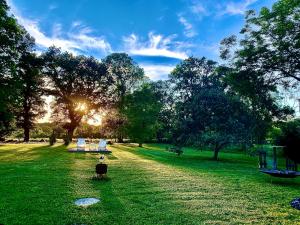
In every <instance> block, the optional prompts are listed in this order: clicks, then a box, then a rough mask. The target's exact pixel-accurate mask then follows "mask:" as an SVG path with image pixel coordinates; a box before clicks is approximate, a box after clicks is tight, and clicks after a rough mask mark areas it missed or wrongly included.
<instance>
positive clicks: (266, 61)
mask: <svg viewBox="0 0 300 225" xmlns="http://www.w3.org/2000/svg"><path fill="white" fill-rule="evenodd" d="M299 18H300V1H299V0H279V1H277V2H275V3H274V5H273V7H272V9H268V8H265V7H264V8H262V9H261V11H260V12H259V13H258V14H256V13H255V12H254V11H253V10H250V11H248V12H247V15H246V23H245V25H244V28H243V29H242V30H241V32H240V33H241V34H242V36H241V38H240V40H239V42H238V41H237V37H236V36H234V35H233V36H231V37H229V38H225V39H224V40H223V41H222V42H221V57H222V58H223V59H225V60H229V62H230V66H231V67H232V72H231V74H230V75H229V76H227V82H228V83H230V86H231V87H232V90H233V91H234V92H236V93H238V94H239V95H240V96H241V98H242V100H243V101H244V102H246V103H247V104H248V105H249V107H250V108H251V109H252V111H253V113H254V115H255V118H256V124H257V126H256V128H255V130H256V131H255V133H256V136H257V137H258V139H257V142H262V141H263V140H264V139H265V137H266V134H267V131H268V130H269V129H270V128H271V125H272V121H273V120H282V119H285V118H286V117H287V116H289V115H292V114H293V110H292V109H291V108H289V107H282V106H281V104H279V103H278V102H280V100H281V99H280V98H279V97H276V96H278V93H279V91H278V90H285V89H287V88H294V87H297V86H298V85H299V81H300V66H299V65H300V60H299V59H300V51H299V50H300V36H299V33H300V19H299ZM237 43H239V45H238V46H236V44H237Z"/></svg>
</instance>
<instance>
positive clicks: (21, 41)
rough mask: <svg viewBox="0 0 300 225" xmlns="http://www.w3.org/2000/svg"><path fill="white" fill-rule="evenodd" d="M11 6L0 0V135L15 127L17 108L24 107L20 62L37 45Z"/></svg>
mask: <svg viewBox="0 0 300 225" xmlns="http://www.w3.org/2000/svg"><path fill="white" fill-rule="evenodd" d="M8 9H9V8H8V6H7V4H6V1H4V0H0V28H1V32H0V86H1V88H0V137H3V136H4V135H7V134H9V133H10V132H11V131H12V130H13V129H14V127H15V112H16V110H18V109H20V107H22V103H21V100H20V96H21V95H20V92H21V89H22V81H21V80H20V79H19V72H20V65H19V64H20V63H21V61H22V60H21V58H22V57H23V56H24V54H26V53H28V52H29V51H31V49H32V47H33V45H34V41H33V39H32V38H31V37H30V35H29V34H28V33H27V32H26V31H25V30H24V29H23V28H22V27H21V26H19V24H18V23H17V21H16V19H15V18H14V17H12V16H11V15H10V14H9V13H8Z"/></svg>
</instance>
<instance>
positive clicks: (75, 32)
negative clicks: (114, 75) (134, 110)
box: [8, 0, 275, 80]
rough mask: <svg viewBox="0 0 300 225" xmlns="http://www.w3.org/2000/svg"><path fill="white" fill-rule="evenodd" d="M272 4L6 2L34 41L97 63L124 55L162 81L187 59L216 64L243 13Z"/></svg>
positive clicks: (257, 0)
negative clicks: (204, 59)
mask: <svg viewBox="0 0 300 225" xmlns="http://www.w3.org/2000/svg"><path fill="white" fill-rule="evenodd" d="M274 2H275V0H210V1H208V0H172V1H170V0H151V1H149V0H109V1H108V0H76V1H74V0H73V1H71V0H43V1H41V0H8V5H9V6H10V8H11V12H12V14H14V16H15V17H16V18H17V19H18V21H19V23H20V24H22V25H23V26H24V27H25V28H26V30H27V31H28V32H29V33H30V34H31V35H32V36H33V37H34V38H35V41H36V44H37V51H39V52H41V51H44V50H45V49H47V48H48V47H49V46H52V45H55V46H57V47H60V48H61V49H62V50H65V51H69V52H72V53H74V54H84V55H92V56H94V57H96V58H98V59H101V58H103V57H105V56H106V55H108V54H110V53H112V52H127V53H128V54H129V55H130V56H131V57H132V58H133V59H134V60H135V61H136V62H137V63H139V65H140V66H141V67H143V68H144V70H145V73H146V75H147V76H149V77H150V78H151V79H153V80H159V79H166V78H167V77H168V74H169V72H170V71H171V70H172V69H173V68H174V67H175V65H176V64H177V63H179V62H180V61H181V60H183V59H185V58H187V57H188V56H196V57H202V56H205V57H207V58H209V59H213V60H216V61H219V57H218V56H219V53H218V52H219V43H220V41H221V40H222V39H223V38H224V37H227V36H229V35H231V34H238V32H239V31H240V29H241V28H242V26H243V24H244V13H245V11H246V10H248V9H254V10H256V11H258V10H259V9H260V8H262V7H263V6H266V7H271V5H272V4H273V3H274Z"/></svg>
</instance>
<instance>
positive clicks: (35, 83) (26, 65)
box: [16, 52, 45, 142]
mask: <svg viewBox="0 0 300 225" xmlns="http://www.w3.org/2000/svg"><path fill="white" fill-rule="evenodd" d="M18 66H19V69H18V75H19V76H18V77H19V80H20V83H21V87H20V95H19V97H20V101H21V107H20V109H18V110H17V112H16V116H17V126H18V127H20V128H22V129H23V130H24V141H25V142H28V141H29V134H30V130H31V129H32V128H33V127H34V124H35V122H36V119H38V118H41V117H42V116H43V115H44V114H45V110H44V106H45V101H44V99H43V95H44V91H43V88H44V80H43V79H44V78H43V76H42V74H41V71H40V70H41V67H42V60H41V59H40V58H38V57H37V56H36V55H35V54H33V53H30V52H26V53H24V54H23V55H22V57H21V59H20V62H19V65H18Z"/></svg>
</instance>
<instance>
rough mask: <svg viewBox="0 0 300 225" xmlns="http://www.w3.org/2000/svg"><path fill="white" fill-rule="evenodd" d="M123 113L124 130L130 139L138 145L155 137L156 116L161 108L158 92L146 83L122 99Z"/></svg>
mask: <svg viewBox="0 0 300 225" xmlns="http://www.w3.org/2000/svg"><path fill="white" fill-rule="evenodd" d="M124 105H125V106H124V108H123V113H124V115H126V118H127V120H128V121H127V123H126V128H127V129H126V130H127V133H128V136H129V137H130V138H131V140H133V141H136V142H137V143H138V144H139V146H140V147H142V144H143V143H144V142H145V141H146V140H151V139H152V138H154V137H155V133H156V131H157V128H158V116H159V112H160V110H161V107H162V105H161V103H160V101H159V94H158V93H156V92H155V89H154V88H153V86H152V85H150V84H146V85H143V87H142V88H141V89H139V90H136V91H134V92H133V93H132V94H129V95H127V96H126V97H125V99H124Z"/></svg>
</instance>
